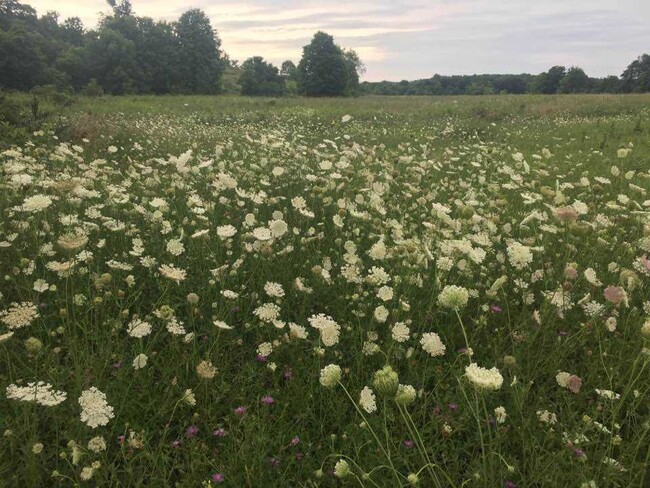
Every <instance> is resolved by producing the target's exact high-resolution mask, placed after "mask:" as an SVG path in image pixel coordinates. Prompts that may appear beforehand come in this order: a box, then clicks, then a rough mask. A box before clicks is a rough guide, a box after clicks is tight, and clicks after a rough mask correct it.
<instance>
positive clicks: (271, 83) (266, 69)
mask: <svg viewBox="0 0 650 488" xmlns="http://www.w3.org/2000/svg"><path fill="white" fill-rule="evenodd" d="M239 85H240V86H241V94H242V95H250V96H269V97H278V96H281V95H282V94H283V93H284V78H283V77H282V76H280V73H279V72H278V68H276V67H275V66H273V65H272V64H271V63H267V62H266V61H264V58H262V57H261V56H255V57H252V58H249V59H247V60H246V61H244V62H243V63H242V65H241V74H240V75H239Z"/></svg>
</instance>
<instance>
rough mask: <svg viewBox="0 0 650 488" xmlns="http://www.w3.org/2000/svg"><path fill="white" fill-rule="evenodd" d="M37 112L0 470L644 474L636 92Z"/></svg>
mask: <svg viewBox="0 0 650 488" xmlns="http://www.w3.org/2000/svg"><path fill="white" fill-rule="evenodd" d="M41 109H42V110H48V111H50V113H51V114H50V115H51V117H52V120H53V121H54V122H52V124H51V125H47V124H46V125H44V126H43V128H42V129H39V130H36V131H33V132H31V133H29V134H27V136H26V137H24V138H21V139H19V138H18V137H17V138H16V141H15V143H14V144H13V145H10V147H7V148H5V149H4V150H0V279H1V281H0V358H1V359H0V486H20V487H41V486H43V487H50V486H62V487H68V486H98V487H104V486H106V487H167V486H170V487H174V486H176V487H200V486H204V487H208V486H224V487H244V486H246V487H255V488H257V487H321V486H322V487H334V486H350V487H352V486H362V487H382V488H383V487H406V486H420V487H438V488H440V487H456V488H460V487H486V488H494V487H506V488H533V487H576V488H604V487H644V486H648V483H650V476H649V475H648V474H647V473H648V467H649V463H650V401H649V394H650V364H649V363H650V286H649V284H650V257H649V256H648V255H649V254H650V194H649V192H650V95H610V96H600V95H581V96H493V97H487V96H486V97H407V98H400V97H362V98H358V99H352V100H351V99H311V100H305V99H301V98H285V99H279V100H274V99H250V98H243V97H200V96H192V97H172V96H169V97H167V96H162V97H102V98H81V99H77V100H76V101H75V102H74V103H72V104H70V105H69V106H67V107H64V108H62V107H54V106H47V105H46V104H43V105H42V107H41Z"/></svg>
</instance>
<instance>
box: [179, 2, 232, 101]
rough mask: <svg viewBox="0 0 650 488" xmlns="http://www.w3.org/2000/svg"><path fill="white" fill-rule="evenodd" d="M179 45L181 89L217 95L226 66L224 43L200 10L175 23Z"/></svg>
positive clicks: (193, 11)
mask: <svg viewBox="0 0 650 488" xmlns="http://www.w3.org/2000/svg"><path fill="white" fill-rule="evenodd" d="M174 27H175V30H176V35H177V37H178V43H179V48H180V50H179V54H180V61H179V72H180V75H181V81H180V84H181V87H182V89H183V90H184V91H185V92H188V93H207V94H210V93H218V92H219V91H220V88H221V87H220V80H221V75H222V73H223V71H224V63H223V61H222V59H221V50H220V48H221V40H220V39H219V37H218V36H217V32H216V31H215V30H214V29H213V28H212V25H211V24H210V19H209V18H208V16H207V15H206V14H205V12H203V11H202V10H200V9H197V8H195V9H191V10H188V11H187V12H185V13H184V14H183V15H181V17H180V18H179V19H178V22H176V24H175V26H174Z"/></svg>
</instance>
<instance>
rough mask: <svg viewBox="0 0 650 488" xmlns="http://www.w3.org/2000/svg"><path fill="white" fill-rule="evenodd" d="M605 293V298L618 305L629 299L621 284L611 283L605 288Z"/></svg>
mask: <svg viewBox="0 0 650 488" xmlns="http://www.w3.org/2000/svg"><path fill="white" fill-rule="evenodd" d="M603 293H604V295H605V300H607V301H608V302H611V303H613V304H614V305H618V304H620V303H621V302H623V301H625V300H626V299H627V294H626V293H625V290H623V288H621V287H620V286H613V285H609V286H608V287H607V288H605V291H604V292H603Z"/></svg>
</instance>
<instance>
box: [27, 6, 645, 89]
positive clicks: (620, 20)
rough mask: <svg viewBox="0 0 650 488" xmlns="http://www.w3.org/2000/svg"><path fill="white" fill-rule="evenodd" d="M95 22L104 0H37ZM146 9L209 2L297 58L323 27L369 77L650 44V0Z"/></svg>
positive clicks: (570, 59)
mask: <svg viewBox="0 0 650 488" xmlns="http://www.w3.org/2000/svg"><path fill="white" fill-rule="evenodd" d="M27 3H29V4H31V5H32V6H33V7H34V8H36V9H37V11H38V12H39V13H44V12H45V11H47V10H57V11H59V12H60V13H61V15H62V17H67V16H73V15H76V16H79V17H81V18H82V20H83V21H84V24H85V25H87V26H94V25H95V24H96V22H97V20H98V18H99V15H98V14H99V12H110V9H109V8H108V6H107V5H106V3H105V1H104V0H84V1H83V2H81V1H73V0H56V1H55V0H32V1H31V2H30V1H29V0H27ZM133 7H134V10H135V12H136V13H137V14H138V15H145V16H151V17H153V18H156V19H164V20H174V19H176V18H178V17H179V16H180V15H181V14H182V12H183V11H185V10H187V9H188V8H192V7H198V8H202V9H203V10H205V12H206V13H207V14H208V16H209V17H210V19H211V21H212V25H213V26H214V27H215V28H216V29H217V30H218V32H219V35H220V37H221V39H222V41H223V46H222V47H223V48H224V50H225V51H226V52H227V53H228V54H229V55H230V56H231V57H232V58H234V59H239V60H244V59H245V58H247V57H250V56H254V55H261V56H264V57H265V58H266V59H268V60H270V61H271V62H274V63H276V64H278V63H281V62H282V61H283V60H285V59H292V60H294V61H295V62H297V61H298V60H299V58H300V56H301V53H302V47H303V46H304V45H305V44H307V43H308V42H309V40H310V38H311V37H312V35H313V34H314V32H316V31H317V30H324V31H326V32H328V33H329V34H332V35H334V37H335V39H336V41H337V42H338V43H339V44H340V45H341V46H343V47H351V48H354V49H356V50H357V51H358V52H359V54H360V56H361V58H362V59H363V60H364V61H365V63H366V65H367V68H368V71H367V73H366V75H365V79H369V80H380V79H384V78H386V79H391V80H401V79H414V78H421V77H429V76H431V75H432V74H434V73H441V74H469V73H480V72H491V73H499V72H500V73H505V72H512V73H519V72H533V73H536V72H540V71H543V70H546V69H548V67H550V66H552V65H554V64H565V65H580V66H582V67H583V68H584V69H585V70H586V71H587V73H588V74H590V75H592V76H602V75H606V74H612V73H613V74H620V72H621V71H622V70H623V69H624V68H625V66H626V65H627V64H629V62H631V61H632V59H634V58H635V57H636V56H638V55H640V54H641V53H642V52H643V51H644V49H646V50H647V46H648V45H650V29H648V28H647V26H648V25H650V2H648V1H647V0H617V1H616V2H612V1H611V0H570V1H567V0H544V1H543V2H541V1H537V0H491V1H489V2H487V1H484V0H374V1H371V0H359V1H356V2H350V1H349V0H330V1H329V2H327V3H323V2H322V1H314V0H303V1H300V0H245V1H242V2H236V1H232V0H227V1H226V2H214V1H212V0H193V1H192V2H191V3H187V2H186V0H167V1H165V2H161V1H159V0H133Z"/></svg>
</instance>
